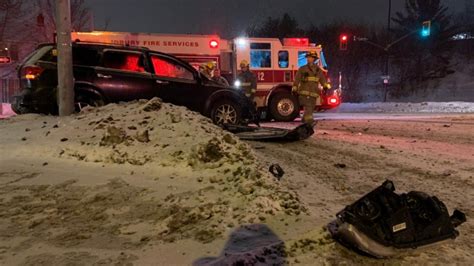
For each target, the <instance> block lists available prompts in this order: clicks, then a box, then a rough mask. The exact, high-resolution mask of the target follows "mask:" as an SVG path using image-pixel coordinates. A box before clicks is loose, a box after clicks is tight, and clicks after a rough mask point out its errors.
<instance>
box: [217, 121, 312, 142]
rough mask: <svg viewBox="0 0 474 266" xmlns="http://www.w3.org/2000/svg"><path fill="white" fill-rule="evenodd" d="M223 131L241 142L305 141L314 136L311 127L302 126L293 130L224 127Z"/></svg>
mask: <svg viewBox="0 0 474 266" xmlns="http://www.w3.org/2000/svg"><path fill="white" fill-rule="evenodd" d="M223 127H224V129H225V130H227V131H230V132H232V133H234V134H235V135H236V136H237V137H239V138H240V139H242V140H254V141H281V142H291V141H299V140H305V139H308V138H309V137H311V136H312V135H313V134H314V128H313V126H312V125H308V124H302V125H300V126H298V127H296V128H294V129H283V128H272V127H254V126H239V125H224V126H223Z"/></svg>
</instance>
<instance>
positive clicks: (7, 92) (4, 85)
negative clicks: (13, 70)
mask: <svg viewBox="0 0 474 266" xmlns="http://www.w3.org/2000/svg"><path fill="white" fill-rule="evenodd" d="M19 92H20V80H18V79H0V103H11V101H12V97H13V95H15V94H18V93H19Z"/></svg>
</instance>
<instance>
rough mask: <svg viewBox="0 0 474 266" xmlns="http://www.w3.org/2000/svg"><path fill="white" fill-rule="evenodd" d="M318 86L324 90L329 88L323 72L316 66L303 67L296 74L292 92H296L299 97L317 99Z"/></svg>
mask: <svg viewBox="0 0 474 266" xmlns="http://www.w3.org/2000/svg"><path fill="white" fill-rule="evenodd" d="M319 84H321V85H322V86H323V87H324V88H330V85H329V83H328V82H327V79H326V76H324V73H323V71H322V70H321V69H320V68H319V67H318V66H317V65H312V66H310V65H305V66H302V67H300V69H298V72H296V76H295V81H294V82H293V91H295V90H296V92H297V93H298V94H299V95H303V96H311V97H316V98H317V97H319V96H320V94H319ZM295 88H296V89H295Z"/></svg>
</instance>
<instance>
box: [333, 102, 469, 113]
mask: <svg viewBox="0 0 474 266" xmlns="http://www.w3.org/2000/svg"><path fill="white" fill-rule="evenodd" d="M327 113H474V102H422V103H396V102H388V103H383V102H374V103H343V104H341V105H340V106H339V107H338V108H335V109H332V110H328V111H327Z"/></svg>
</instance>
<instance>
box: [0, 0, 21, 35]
mask: <svg viewBox="0 0 474 266" xmlns="http://www.w3.org/2000/svg"><path fill="white" fill-rule="evenodd" d="M24 7H25V1H24V0H0V42H9V41H11V40H10V38H12V35H13V34H15V35H17V37H18V33H20V35H21V33H22V32H24V31H23V30H24V26H23V23H22V22H23V20H24V17H23V15H24V14H25V12H24Z"/></svg>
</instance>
